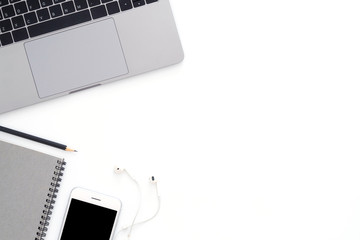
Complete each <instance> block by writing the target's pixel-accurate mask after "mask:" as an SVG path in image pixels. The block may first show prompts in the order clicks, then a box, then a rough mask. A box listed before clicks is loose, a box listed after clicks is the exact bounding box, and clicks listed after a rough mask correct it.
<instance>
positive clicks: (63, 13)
mask: <svg viewBox="0 0 360 240" xmlns="http://www.w3.org/2000/svg"><path fill="white" fill-rule="evenodd" d="M157 1H158V0H0V43H1V44H0V48H1V47H2V46H6V45H9V44H12V43H16V42H20V41H23V40H26V39H28V38H33V37H36V36H39V35H42V34H46V33H50V32H53V31H56V30H60V29H63V28H66V27H70V26H74V25H77V24H80V23H84V22H88V21H91V20H95V19H98V18H101V17H105V16H108V15H112V14H116V13H119V12H121V11H127V10H129V9H132V8H137V7H141V6H144V5H145V4H150V3H154V2H157Z"/></svg>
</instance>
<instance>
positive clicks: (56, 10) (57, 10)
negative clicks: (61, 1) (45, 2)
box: [49, 5, 63, 18]
mask: <svg viewBox="0 0 360 240" xmlns="http://www.w3.org/2000/svg"><path fill="white" fill-rule="evenodd" d="M49 10H50V16H51V17H52V18H55V17H60V16H61V15H63V13H62V10H61V7H60V5H55V6H52V7H50V8H49Z"/></svg>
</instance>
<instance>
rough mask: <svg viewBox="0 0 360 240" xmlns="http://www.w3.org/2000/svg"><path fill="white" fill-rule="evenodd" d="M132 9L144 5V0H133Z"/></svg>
mask: <svg viewBox="0 0 360 240" xmlns="http://www.w3.org/2000/svg"><path fill="white" fill-rule="evenodd" d="M133 4H134V7H140V6H143V5H145V0H133Z"/></svg>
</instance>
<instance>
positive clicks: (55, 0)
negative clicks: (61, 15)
mask: <svg viewBox="0 0 360 240" xmlns="http://www.w3.org/2000/svg"><path fill="white" fill-rule="evenodd" d="M62 2H65V0H54V4H57V3H62Z"/></svg>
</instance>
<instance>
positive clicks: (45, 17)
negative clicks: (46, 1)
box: [36, 8, 50, 22]
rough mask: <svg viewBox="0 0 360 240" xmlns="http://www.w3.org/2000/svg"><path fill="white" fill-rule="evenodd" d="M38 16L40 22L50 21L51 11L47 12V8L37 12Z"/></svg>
mask: <svg viewBox="0 0 360 240" xmlns="http://www.w3.org/2000/svg"><path fill="white" fill-rule="evenodd" d="M36 14H37V16H38V19H39V21H40V22H42V21H45V20H48V19H50V14H49V10H47V8H44V9H40V10H38V11H36Z"/></svg>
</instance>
